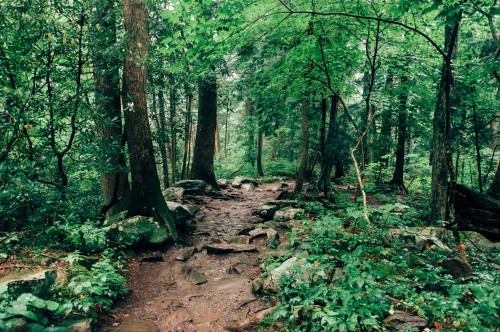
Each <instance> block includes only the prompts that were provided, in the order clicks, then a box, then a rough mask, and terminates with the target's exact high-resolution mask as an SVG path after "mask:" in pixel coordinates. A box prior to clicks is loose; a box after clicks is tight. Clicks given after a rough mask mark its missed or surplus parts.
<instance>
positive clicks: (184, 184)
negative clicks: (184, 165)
mask: <svg viewBox="0 0 500 332" xmlns="http://www.w3.org/2000/svg"><path fill="white" fill-rule="evenodd" d="M172 187H180V188H183V189H185V190H196V189H201V190H207V189H209V187H210V186H209V185H208V183H206V182H205V181H203V180H182V181H179V182H176V183H175V184H173V185H172Z"/></svg>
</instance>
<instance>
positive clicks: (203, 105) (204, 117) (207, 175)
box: [191, 75, 219, 190]
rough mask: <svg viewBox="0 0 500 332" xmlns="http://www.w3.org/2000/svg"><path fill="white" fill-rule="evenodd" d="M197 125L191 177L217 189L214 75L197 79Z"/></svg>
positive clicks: (215, 86) (215, 82)
mask: <svg viewBox="0 0 500 332" xmlns="http://www.w3.org/2000/svg"><path fill="white" fill-rule="evenodd" d="M198 89H199V92H198V93H199V95H198V125H197V127H196V139H195V143H194V150H193V163H192V166H191V179H197V180H203V181H205V182H207V183H208V184H210V185H211V186H212V187H213V188H214V189H216V190H219V186H218V185H217V181H216V180H215V174H214V152H215V144H214V143H215V130H216V126H217V80H216V77H215V75H211V76H206V77H204V78H201V79H199V80H198Z"/></svg>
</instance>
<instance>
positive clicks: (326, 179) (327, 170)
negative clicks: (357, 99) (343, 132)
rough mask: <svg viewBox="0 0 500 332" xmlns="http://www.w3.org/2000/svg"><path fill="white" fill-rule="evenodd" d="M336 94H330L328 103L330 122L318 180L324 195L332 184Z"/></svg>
mask: <svg viewBox="0 0 500 332" xmlns="http://www.w3.org/2000/svg"><path fill="white" fill-rule="evenodd" d="M338 103H339V100H338V96H336V95H334V96H331V104H330V123H329V124H328V134H327V137H326V142H325V143H324V145H325V147H324V149H325V152H324V161H323V167H322V168H321V173H320V176H319V180H318V185H319V188H320V189H323V192H324V194H325V196H326V195H327V194H328V191H329V190H330V187H331V184H332V168H333V164H334V161H335V159H336V158H337V155H338V151H336V150H337V149H336V146H337V142H336V141H337V114H338Z"/></svg>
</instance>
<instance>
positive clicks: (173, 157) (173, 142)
mask: <svg viewBox="0 0 500 332" xmlns="http://www.w3.org/2000/svg"><path fill="white" fill-rule="evenodd" d="M170 83H171V90H170V167H171V177H172V183H175V181H176V179H177V176H176V172H175V165H176V164H177V134H176V128H175V113H176V111H177V110H176V105H177V93H176V91H175V87H174V80H173V79H171V80H170Z"/></svg>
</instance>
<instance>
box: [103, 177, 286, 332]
mask: <svg viewBox="0 0 500 332" xmlns="http://www.w3.org/2000/svg"><path fill="white" fill-rule="evenodd" d="M288 184H289V185H290V187H293V182H290V183H288ZM276 185H277V184H276V183H268V184H261V185H259V187H258V188H257V189H256V191H247V190H245V189H224V190H222V194H223V195H222V196H220V197H217V196H215V197H214V196H203V195H202V196H191V197H187V199H184V201H185V202H186V203H190V204H192V205H195V206H196V207H198V208H199V209H200V210H199V211H198V213H197V214H196V215H195V218H194V219H195V220H194V221H195V225H196V230H195V231H194V232H193V233H192V235H190V236H189V237H188V238H187V240H186V246H188V247H197V248H199V249H201V248H203V247H206V246H205V244H210V243H218V242H220V241H221V240H222V241H225V242H229V241H231V239H233V241H234V239H237V237H238V235H239V234H242V233H245V230H247V231H248V230H249V229H251V228H252V226H253V225H255V224H257V223H260V222H262V221H263V220H262V218H261V217H260V216H259V214H258V211H259V207H260V204H261V203H262V202H263V201H264V200H266V199H273V198H276V196H277V195H278V194H279V192H275V191H273V190H272V188H273V187H276ZM279 236H280V237H279V240H280V242H283V241H287V239H286V235H284V231H280V234H279ZM250 245H251V246H255V248H256V250H255V251H253V252H239V253H212V252H207V249H201V250H200V251H199V252H197V253H195V254H194V255H193V256H191V257H190V258H189V259H188V260H186V261H185V262H183V261H179V260H176V258H177V257H178V256H179V255H180V254H181V253H182V250H183V249H182V248H175V247H170V248H165V249H164V250H160V251H156V252H155V251H147V252H143V253H140V254H136V256H135V257H134V258H132V259H130V260H129V264H128V272H127V273H126V275H125V276H126V279H127V286H128V289H129V290H130V293H129V295H128V296H126V297H125V298H124V299H123V300H122V301H121V302H119V303H118V304H117V305H116V306H115V308H114V309H113V310H112V311H111V312H109V313H108V314H106V315H104V316H103V317H101V318H100V325H101V329H100V330H102V331H115V330H117V328H118V327H120V328H118V330H119V331H137V332H140V331H155V330H157V329H156V327H157V328H158V329H159V330H160V331H198V332H201V331H211V332H216V331H226V330H227V329H226V328H227V327H228V326H229V325H231V324H233V323H234V321H237V320H241V319H244V318H245V317H248V316H249V315H251V314H252V313H256V312H259V311H262V310H264V309H267V308H269V307H271V306H272V305H273V303H270V302H268V301H266V299H262V298H258V297H256V296H255V295H254V294H252V280H253V279H255V278H256V277H258V276H259V275H260V273H261V267H260V263H259V260H260V259H262V258H263V257H264V256H265V255H266V254H267V253H268V252H270V251H271V250H272V249H270V243H269V241H268V239H267V238H266V237H258V238H255V239H254V240H253V241H252V243H250ZM155 325H156V326H155Z"/></svg>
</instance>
